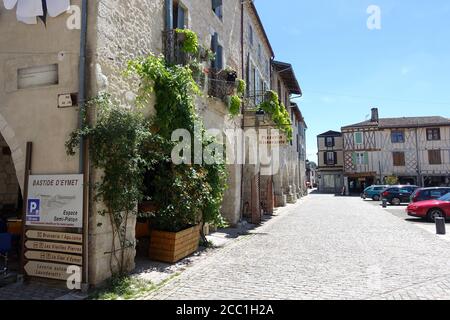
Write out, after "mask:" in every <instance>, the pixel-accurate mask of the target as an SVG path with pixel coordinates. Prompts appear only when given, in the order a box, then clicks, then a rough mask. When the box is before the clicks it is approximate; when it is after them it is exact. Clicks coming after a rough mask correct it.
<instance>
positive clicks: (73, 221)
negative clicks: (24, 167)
mask: <svg viewBox="0 0 450 320" xmlns="http://www.w3.org/2000/svg"><path fill="white" fill-rule="evenodd" d="M26 224H27V225H28V226H40V227H64V228H82V227H83V175H81V174H76V175H45V176H44V175H42V176H37V175H32V176H30V177H29V180H28V199H27V222H26Z"/></svg>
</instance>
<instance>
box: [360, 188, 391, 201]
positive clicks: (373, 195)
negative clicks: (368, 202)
mask: <svg viewBox="0 0 450 320" xmlns="http://www.w3.org/2000/svg"><path fill="white" fill-rule="evenodd" d="M387 187H389V186H387V185H374V186H370V187H368V188H366V189H365V190H364V192H363V193H362V194H361V198H363V199H372V200H373V201H379V200H380V199H381V192H383V190H385V189H386V188H387Z"/></svg>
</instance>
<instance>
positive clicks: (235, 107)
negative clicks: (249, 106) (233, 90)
mask: <svg viewBox="0 0 450 320" xmlns="http://www.w3.org/2000/svg"><path fill="white" fill-rule="evenodd" d="M241 104H242V100H241V98H239V96H237V95H233V96H231V97H230V105H229V109H230V114H231V115H232V116H237V115H238V114H239V113H240V111H241Z"/></svg>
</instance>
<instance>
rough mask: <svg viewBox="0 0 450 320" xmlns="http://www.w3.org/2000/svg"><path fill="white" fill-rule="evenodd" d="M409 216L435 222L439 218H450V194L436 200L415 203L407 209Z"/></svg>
mask: <svg viewBox="0 0 450 320" xmlns="http://www.w3.org/2000/svg"><path fill="white" fill-rule="evenodd" d="M406 212H407V213H408V215H409V216H412V217H420V218H425V219H427V220H429V221H434V220H435V219H436V218H437V217H443V218H447V217H450V193H447V194H446V195H445V196H443V197H440V198H439V199H435V200H427V201H420V202H413V203H411V204H409V206H408V208H406Z"/></svg>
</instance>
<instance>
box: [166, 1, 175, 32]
mask: <svg viewBox="0 0 450 320" xmlns="http://www.w3.org/2000/svg"><path fill="white" fill-rule="evenodd" d="M165 6H166V7H165V11H166V30H172V29H173V2H172V0H166V1H165Z"/></svg>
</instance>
